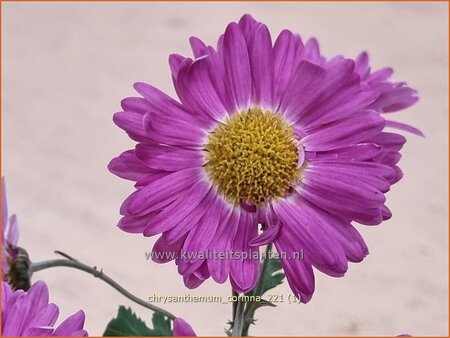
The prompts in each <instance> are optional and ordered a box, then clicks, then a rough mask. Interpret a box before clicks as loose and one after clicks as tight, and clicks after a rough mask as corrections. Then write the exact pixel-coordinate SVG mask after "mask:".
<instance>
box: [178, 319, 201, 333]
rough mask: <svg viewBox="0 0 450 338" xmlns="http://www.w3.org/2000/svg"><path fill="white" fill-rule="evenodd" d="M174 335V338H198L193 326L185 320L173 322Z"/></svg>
mask: <svg viewBox="0 0 450 338" xmlns="http://www.w3.org/2000/svg"><path fill="white" fill-rule="evenodd" d="M173 335H174V337H197V335H196V334H195V332H194V329H192V326H191V325H189V323H188V322H186V321H185V320H184V319H183V318H177V319H175V320H174V321H173Z"/></svg>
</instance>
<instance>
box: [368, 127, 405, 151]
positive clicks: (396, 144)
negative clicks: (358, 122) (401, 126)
mask: <svg viewBox="0 0 450 338" xmlns="http://www.w3.org/2000/svg"><path fill="white" fill-rule="evenodd" d="M370 142H373V143H376V144H379V145H381V146H383V148H387V149H391V150H396V151H399V150H400V149H402V147H403V145H404V144H405V143H406V138H405V137H404V136H403V135H400V134H396V133H388V132H382V133H380V134H378V135H376V136H374V137H371V138H370Z"/></svg>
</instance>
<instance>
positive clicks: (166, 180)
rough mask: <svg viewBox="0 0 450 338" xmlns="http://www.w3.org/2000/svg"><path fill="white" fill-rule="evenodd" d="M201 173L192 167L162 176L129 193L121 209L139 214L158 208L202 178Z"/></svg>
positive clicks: (131, 213)
mask: <svg viewBox="0 0 450 338" xmlns="http://www.w3.org/2000/svg"><path fill="white" fill-rule="evenodd" d="M202 174H203V173H202V171H201V169H197V168H192V169H185V170H180V171H176V172H174V173H171V174H169V175H167V176H164V177H162V178H160V179H159V180H156V181H154V182H152V183H150V184H148V185H147V186H145V187H144V188H142V189H140V190H137V191H135V192H134V193H133V194H131V195H130V196H129V197H128V198H127V199H126V200H125V202H124V204H125V205H126V206H127V207H126V209H125V208H122V209H124V210H121V211H122V212H126V213H127V214H130V215H135V216H139V215H142V214H146V213H150V212H152V211H155V210H158V209H159V208H162V207H164V206H165V205H167V204H168V203H170V202H171V201H173V200H175V199H176V198H177V195H178V194H179V193H180V192H183V191H185V190H186V189H187V188H188V187H190V186H192V185H193V184H194V183H196V182H198V181H199V180H200V179H202V178H201V176H202Z"/></svg>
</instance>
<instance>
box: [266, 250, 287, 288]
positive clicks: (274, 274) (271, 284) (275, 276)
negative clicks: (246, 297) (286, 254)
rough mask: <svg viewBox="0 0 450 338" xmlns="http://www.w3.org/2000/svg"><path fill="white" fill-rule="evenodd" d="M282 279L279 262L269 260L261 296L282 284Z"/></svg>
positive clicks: (282, 274)
mask: <svg viewBox="0 0 450 338" xmlns="http://www.w3.org/2000/svg"><path fill="white" fill-rule="evenodd" d="M284 277H285V275H284V273H283V272H282V267H281V263H280V261H279V260H278V259H274V258H270V259H269V263H268V265H267V271H266V274H265V275H264V280H263V284H262V292H261V295H263V294H264V293H266V292H267V291H269V290H271V289H273V288H275V287H277V286H278V285H280V284H281V283H283V280H284Z"/></svg>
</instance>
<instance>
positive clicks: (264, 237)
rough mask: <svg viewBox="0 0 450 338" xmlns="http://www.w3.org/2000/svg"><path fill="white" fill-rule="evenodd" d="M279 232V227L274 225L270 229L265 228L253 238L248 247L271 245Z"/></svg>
mask: <svg viewBox="0 0 450 338" xmlns="http://www.w3.org/2000/svg"><path fill="white" fill-rule="evenodd" d="M279 232H280V225H279V224H276V225H273V226H270V227H267V229H266V230H264V231H263V232H262V233H261V234H259V235H258V236H257V237H255V238H253V239H252V240H251V241H250V242H249V243H248V245H250V246H262V245H267V244H269V243H272V242H273V241H274V240H275V239H276V238H277V236H278V234H279Z"/></svg>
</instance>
